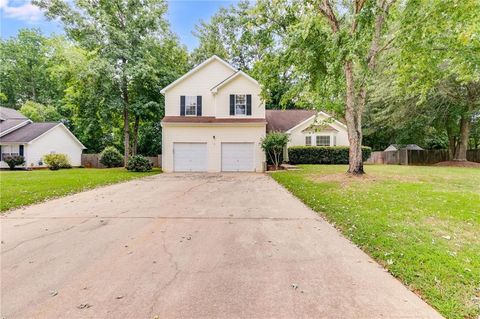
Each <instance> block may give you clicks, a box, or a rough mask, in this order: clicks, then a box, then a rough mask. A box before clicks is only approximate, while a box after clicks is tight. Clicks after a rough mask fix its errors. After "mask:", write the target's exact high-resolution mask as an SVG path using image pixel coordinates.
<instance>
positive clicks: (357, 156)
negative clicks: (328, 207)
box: [258, 0, 394, 174]
mask: <svg viewBox="0 0 480 319" xmlns="http://www.w3.org/2000/svg"><path fill="white" fill-rule="evenodd" d="M393 4H394V0H354V1H340V0H339V1H334V0H296V1H287V0H278V1H267V0H263V1H259V2H258V5H259V6H260V7H263V8H266V9H267V10H262V13H267V14H269V16H268V19H269V20H270V21H277V22H275V23H276V24H278V25H279V26H282V27H283V29H284V30H285V31H284V33H283V35H281V36H282V37H283V39H284V40H283V42H284V43H285V45H286V46H287V47H288V50H287V51H286V53H287V55H288V56H289V60H287V61H286V62H287V63H289V64H290V65H291V68H290V69H289V70H290V72H292V73H296V74H297V76H296V77H295V78H296V80H297V81H296V86H297V88H298V92H299V94H300V95H307V96H309V97H310V100H311V101H313V105H316V106H317V107H318V106H319V105H321V106H322V107H328V108H330V109H333V110H336V111H337V112H338V111H344V114H345V119H346V122H347V129H348V137H349V142H350V153H349V168H348V173H351V174H363V173H364V169H363V161H362V151H361V146H362V138H363V134H362V116H363V112H364V109H365V104H366V100H367V87H368V84H369V83H370V82H371V80H372V78H374V76H375V71H376V62H377V58H378V56H379V55H380V53H382V52H383V51H384V50H385V49H386V48H388V47H389V46H390V44H391V41H392V39H391V38H390V37H389V35H388V32H386V29H387V22H388V21H389V12H390V9H391V8H392V5H393ZM284 12H289V13H290V14H291V15H293V16H294V18H290V19H289V20H288V21H287V23H286V25H285V26H283V25H284V23H285V20H284V19H282V17H283V16H284Z"/></svg>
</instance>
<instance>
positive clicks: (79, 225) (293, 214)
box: [0, 174, 440, 319]
mask: <svg viewBox="0 0 480 319" xmlns="http://www.w3.org/2000/svg"><path fill="white" fill-rule="evenodd" d="M0 221H1V231H2V233H1V239H2V244H1V313H2V318H7V319H10V318H34V317H35V318H80V317H81V318H188V317H190V318H191V317H193V318H214V317H215V318H298V317H303V318H305V317H312V318H313V317H315V318H327V317H328V318H438V317H440V316H439V315H438V314H437V313H436V312H435V311H434V310H432V308H430V307H429V306H428V305H427V304H425V303H424V302H423V301H422V300H421V299H420V298H418V297H417V296H416V295H415V294H413V293H412V292H410V291H409V290H407V289H406V288H405V287H404V286H403V285H402V284H401V283H400V282H398V281H397V280H396V279H394V278H393V277H391V276H390V275H389V274H388V273H387V272H385V271H384V270H383V269H382V268H381V267H380V266H379V265H378V264H376V263H375V262H373V260H371V259H370V258H369V257H368V256H367V255H366V254H364V253H363V252H362V251H361V250H360V249H358V248H356V247H355V246H354V245H352V244H351V243H350V242H349V241H348V240H346V239H345V238H343V237H342V236H341V235H340V234H339V233H338V232H337V231H336V230H335V229H334V228H333V227H332V226H331V225H329V224H328V223H327V222H325V221H324V220H323V219H321V218H319V217H318V215H316V214H315V213H313V212H312V211H311V210H310V209H309V208H307V207H306V206H304V205H303V204H302V203H301V202H300V201H299V200H297V199H296V198H295V197H293V196H292V195H290V193H288V192H287V191H286V190H285V189H283V188H282V187H281V186H279V185H278V184H277V183H276V182H274V181H273V180H272V179H271V178H269V177H268V176H266V175H262V174H224V175H220V174H198V175H196V174H184V175H174V174H162V175H158V176H153V177H148V178H145V179H142V180H136V181H131V182H127V183H122V184H117V185H113V186H108V187H104V188H99V189H96V190H92V191H87V192H84V193H80V194H77V195H73V196H69V197H64V198H61V199H57V200H52V201H49V202H46V203H43V204H39V205H35V206H31V207H28V208H26V209H20V210H16V211H13V212H11V213H8V214H7V215H6V216H4V217H2V218H1V219H0Z"/></svg>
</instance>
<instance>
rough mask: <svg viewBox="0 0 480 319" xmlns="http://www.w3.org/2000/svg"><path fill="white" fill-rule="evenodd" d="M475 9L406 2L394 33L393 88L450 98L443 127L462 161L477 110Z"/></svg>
mask: <svg viewBox="0 0 480 319" xmlns="http://www.w3.org/2000/svg"><path fill="white" fill-rule="evenodd" d="M479 9H480V3H479V1H478V0H462V1H457V0H410V1H407V2H406V3H405V10H403V12H402V18H401V20H400V21H401V24H400V28H399V32H398V34H399V36H398V40H397V42H398V43H397V46H398V48H399V50H400V52H399V53H400V54H399V55H398V56H397V60H398V65H397V66H398V68H397V70H398V83H399V86H398V87H399V88H400V89H403V93H404V94H405V95H407V96H409V95H410V96H411V95H421V96H422V97H423V99H425V98H427V97H428V96H429V94H432V92H439V93H440V94H443V96H444V98H445V99H450V100H453V101H454V103H455V107H454V110H455V113H453V114H451V116H450V117H449V118H448V122H449V124H448V126H447V131H448V135H449V142H450V143H449V144H450V153H451V156H452V158H453V159H454V160H459V161H465V160H466V153H467V148H468V140H469V135H470V128H471V125H472V123H473V120H474V115H475V114H476V113H477V112H478V111H479V110H480V68H479V67H478V66H479V65H480V55H479V54H478V52H480V39H479V37H478V34H479V33H480V15H479V14H478V12H479ZM446 17H448V18H446ZM457 132H458V134H457Z"/></svg>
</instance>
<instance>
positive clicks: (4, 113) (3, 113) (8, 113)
mask: <svg viewBox="0 0 480 319" xmlns="http://www.w3.org/2000/svg"><path fill="white" fill-rule="evenodd" d="M0 119H2V120H13V119H16V120H18V119H22V120H28V119H27V117H26V116H25V115H23V114H22V113H20V112H19V111H17V110H15V109H11V108H8V107H1V106H0Z"/></svg>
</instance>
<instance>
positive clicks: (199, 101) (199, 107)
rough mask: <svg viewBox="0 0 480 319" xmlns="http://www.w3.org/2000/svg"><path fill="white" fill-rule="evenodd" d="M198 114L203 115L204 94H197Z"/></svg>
mask: <svg viewBox="0 0 480 319" xmlns="http://www.w3.org/2000/svg"><path fill="white" fill-rule="evenodd" d="M197 116H202V96H201V95H198V96H197Z"/></svg>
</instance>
